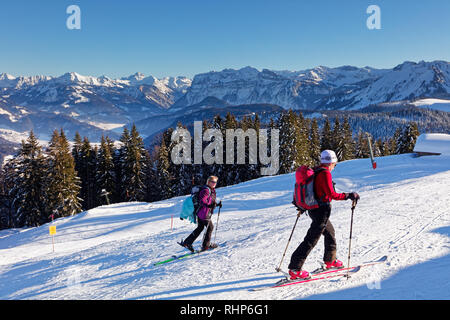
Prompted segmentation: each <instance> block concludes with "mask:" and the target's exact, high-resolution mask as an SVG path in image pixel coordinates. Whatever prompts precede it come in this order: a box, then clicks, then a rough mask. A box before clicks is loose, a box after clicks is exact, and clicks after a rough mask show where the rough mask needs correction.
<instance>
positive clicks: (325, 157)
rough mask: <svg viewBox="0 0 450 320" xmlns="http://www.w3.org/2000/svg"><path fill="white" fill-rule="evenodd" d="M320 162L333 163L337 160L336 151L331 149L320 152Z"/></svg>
mask: <svg viewBox="0 0 450 320" xmlns="http://www.w3.org/2000/svg"><path fill="white" fill-rule="evenodd" d="M320 162H321V163H335V162H338V159H337V157H336V153H334V151H332V150H324V151H322V153H321V154H320Z"/></svg>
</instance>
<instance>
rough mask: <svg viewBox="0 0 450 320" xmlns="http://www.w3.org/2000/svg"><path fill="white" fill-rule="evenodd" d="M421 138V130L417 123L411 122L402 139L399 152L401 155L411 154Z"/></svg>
mask: <svg viewBox="0 0 450 320" xmlns="http://www.w3.org/2000/svg"><path fill="white" fill-rule="evenodd" d="M418 136H419V128H418V126H417V123H416V122H413V121H412V122H410V123H409V124H408V125H407V127H406V128H405V130H404V131H403V135H402V136H401V138H400V145H399V152H400V153H411V152H413V150H414V146H415V145H416V141H417V137H418Z"/></svg>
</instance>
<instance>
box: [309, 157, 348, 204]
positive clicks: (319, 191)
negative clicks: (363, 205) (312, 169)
mask: <svg viewBox="0 0 450 320" xmlns="http://www.w3.org/2000/svg"><path fill="white" fill-rule="evenodd" d="M320 167H322V168H325V170H322V171H321V172H319V173H318V174H317V176H316V178H315V181H314V192H315V194H316V197H317V199H318V200H320V201H322V202H331V200H345V197H346V196H345V193H337V192H336V191H334V187H333V182H332V178H331V172H330V171H329V170H328V167H326V166H320Z"/></svg>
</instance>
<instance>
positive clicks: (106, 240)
mask: <svg viewBox="0 0 450 320" xmlns="http://www.w3.org/2000/svg"><path fill="white" fill-rule="evenodd" d="M377 164H378V168H377V169H376V170H373V169H372V167H371V163H370V160H368V159H362V160H352V161H346V162H342V163H339V164H338V166H337V168H336V170H335V171H334V172H333V177H334V181H335V182H336V183H337V186H336V187H337V190H338V191H339V192H347V191H356V192H358V193H359V194H360V196H361V200H360V202H359V203H358V205H357V207H356V210H355V215H354V225H353V240H352V258H351V261H352V265H356V264H358V263H362V262H365V261H369V260H372V259H376V258H379V257H381V256H383V255H388V256H389V259H388V262H387V263H386V264H383V265H378V266H373V267H367V268H364V269H361V271H360V272H358V273H357V274H355V275H354V276H353V277H352V278H350V279H348V280H347V279H345V278H336V279H334V280H333V279H329V280H321V281H316V282H311V283H307V284H301V285H295V286H289V287H285V288H277V289H271V290H265V291H258V292H252V291H250V289H252V288H256V287H260V286H262V285H264V284H271V283H274V282H275V281H277V280H278V279H280V278H281V277H282V275H281V274H280V273H277V272H276V271H275V268H276V267H277V266H278V264H279V262H280V260H281V257H282V254H283V250H284V249H285V246H286V243H287V240H288V238H289V235H290V232H291V230H292V227H293V225H294V222H295V219H296V210H295V209H294V208H293V206H292V205H291V203H290V202H291V200H292V190H293V184H294V175H293V174H287V175H281V176H275V177H264V178H261V179H257V180H253V181H248V182H245V183H241V184H239V185H235V186H230V187H224V188H219V189H218V190H217V193H218V198H219V199H220V200H222V202H223V208H222V212H221V214H220V220H219V225H218V232H217V239H216V242H218V243H219V244H220V243H222V244H224V245H223V246H221V247H220V248H218V249H216V250H213V251H209V252H206V253H202V254H201V255H197V256H194V257H192V258H188V259H183V260H178V261H176V262H172V263H168V264H165V265H160V266H153V263H155V262H157V261H160V260H164V259H165V258H168V257H170V256H171V255H172V254H179V253H182V252H185V251H186V250H184V249H183V248H181V247H180V246H179V245H178V244H177V243H176V241H179V240H180V239H181V238H185V237H186V236H187V235H188V234H189V233H190V232H191V231H192V230H193V229H194V225H193V224H190V223H189V222H187V221H185V220H184V221H181V220H179V219H178V214H179V212H180V209H181V204H182V201H183V200H184V199H185V197H177V198H173V199H169V200H165V201H160V202H155V203H120V204H114V205H110V206H102V207H99V208H95V209H92V210H89V211H87V212H83V213H81V214H79V215H77V216H74V217H68V218H62V219H58V220H56V221H55V222H54V223H53V224H54V225H56V227H57V233H56V236H55V252H54V253H53V252H52V240H51V237H50V236H49V234H48V233H49V224H47V225H44V226H41V227H37V228H31V229H21V230H17V229H16V230H3V231H0V299H201V300H205V299H206V300H209V299H211V300H212V299H217V300H229V299H230V300H231V299H250V300H253V299H255V300H259V299H270V300H272V299H305V298H306V299H450V273H449V270H450V255H449V254H450V241H449V240H450V192H449V191H450V156H432V157H421V158H416V157H413V156H412V155H411V154H407V155H398V156H389V157H383V158H378V159H377ZM350 207H351V203H350V201H340V202H337V201H334V202H333V211H332V216H331V221H332V222H333V225H334V227H335V230H336V238H337V241H338V258H340V259H341V260H342V261H343V262H344V263H346V262H347V252H348V251H347V250H348V237H349V227H350V217H351V210H350ZM172 215H173V216H174V219H173V229H171V217H172ZM216 219H217V215H216V214H215V215H214V216H213V222H214V223H215V224H216V221H217V220H216ZM310 221H311V220H310V219H309V217H307V216H306V215H303V216H302V217H301V218H300V219H299V222H298V224H297V227H296V230H295V233H294V236H293V238H292V241H291V244H290V246H289V248H288V251H287V254H286V257H285V259H284V262H283V266H282V268H283V269H284V270H286V269H287V265H288V263H289V258H290V255H291V254H292V252H293V251H294V250H295V248H296V247H297V245H298V244H299V243H300V242H301V240H302V239H303V237H304V236H305V233H306V230H307V229H308V227H309V224H310ZM213 238H214V233H213ZM200 243H201V236H200V237H199V239H197V241H196V242H195V243H194V246H196V247H199V246H200ZM322 255H323V240H320V241H319V243H318V245H317V246H316V248H315V249H314V250H313V251H312V253H311V255H310V256H309V258H308V260H307V261H306V263H305V266H304V268H305V269H306V270H309V271H312V270H313V269H315V268H317V267H318V266H319V263H318V261H320V260H321V257H322Z"/></svg>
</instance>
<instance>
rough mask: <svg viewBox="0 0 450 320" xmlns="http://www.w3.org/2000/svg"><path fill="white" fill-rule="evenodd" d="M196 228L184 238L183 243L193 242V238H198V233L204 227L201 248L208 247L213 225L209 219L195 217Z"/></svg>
mask: <svg viewBox="0 0 450 320" xmlns="http://www.w3.org/2000/svg"><path fill="white" fill-rule="evenodd" d="M197 223H198V225H197V228H196V229H195V230H194V231H193V232H192V233H191V234H190V235H189V236H188V237H187V238H186V239H185V240H184V243H185V244H192V243H194V241H195V239H197V238H198V236H199V235H200V233H202V231H203V229H204V228H205V227H206V232H205V235H204V237H203V244H202V248H206V247H209V243H210V241H211V235H212V232H213V230H214V225H213V223H212V222H211V219H205V220H203V219H200V218H198V217H197Z"/></svg>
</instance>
